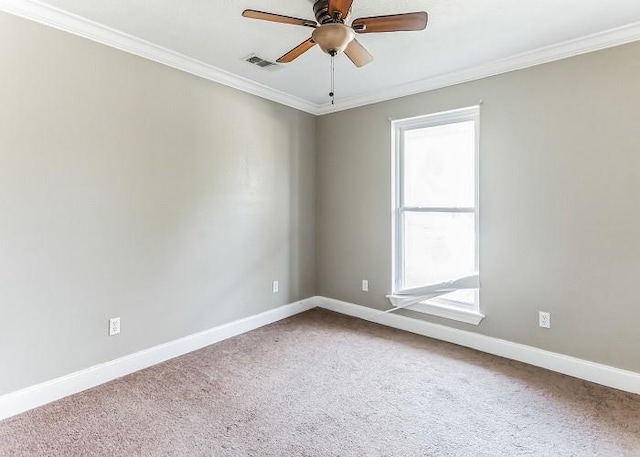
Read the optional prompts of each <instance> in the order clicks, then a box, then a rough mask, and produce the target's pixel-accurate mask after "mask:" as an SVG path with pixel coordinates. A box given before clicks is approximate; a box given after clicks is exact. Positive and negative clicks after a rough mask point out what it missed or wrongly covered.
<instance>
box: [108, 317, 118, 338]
mask: <svg viewBox="0 0 640 457" xmlns="http://www.w3.org/2000/svg"><path fill="white" fill-rule="evenodd" d="M119 334H120V318H119V317H114V318H113V319H109V336H114V335H119Z"/></svg>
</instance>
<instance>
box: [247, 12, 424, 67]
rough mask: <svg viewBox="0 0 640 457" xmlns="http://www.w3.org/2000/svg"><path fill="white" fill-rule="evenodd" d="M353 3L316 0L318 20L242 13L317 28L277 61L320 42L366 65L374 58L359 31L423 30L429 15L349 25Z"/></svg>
mask: <svg viewBox="0 0 640 457" xmlns="http://www.w3.org/2000/svg"><path fill="white" fill-rule="evenodd" d="M352 3H353V0H317V1H315V2H314V4H313V12H314V14H315V17H316V20H315V21H313V20H309V19H298V18H295V17H289V16H282V15H280V14H273V13H265V12H263V11H256V10H245V11H244V12H243V13H242V15H243V16H244V17H248V18H251V19H260V20H263V21H271V22H279V23H282V24H292V25H301V26H303V27H310V28H313V29H314V30H313V33H312V34H311V38H309V39H308V40H305V41H303V42H302V43H300V44H299V45H298V46H296V47H295V48H293V49H292V50H291V51H289V52H287V53H286V54H285V55H283V56H282V57H280V58H279V59H278V60H277V62H278V63H289V62H291V61H293V60H295V59H297V58H298V57H300V56H301V55H302V54H304V53H305V52H307V51H308V50H309V49H311V48H312V47H314V46H315V45H316V44H317V45H319V46H320V49H322V50H323V51H324V52H325V53H327V54H329V55H330V56H332V57H334V56H336V55H337V54H339V53H341V52H344V53H345V54H346V55H347V57H348V58H349V59H350V60H351V61H352V62H353V63H354V64H355V65H356V66H357V67H364V66H365V65H367V64H369V63H371V62H372V61H373V56H372V55H371V54H370V53H369V51H367V50H366V49H365V48H364V46H362V45H361V44H360V43H359V42H358V40H356V38H355V36H356V33H380V32H400V31H414V30H424V29H425V27H426V26H427V20H428V15H427V13H426V12H424V11H419V12H415V13H404V14H392V15H388V16H373V17H361V18H358V19H355V20H353V21H352V22H351V25H350V26H349V25H346V24H345V21H347V19H348V18H349V14H350V13H351V5H352Z"/></svg>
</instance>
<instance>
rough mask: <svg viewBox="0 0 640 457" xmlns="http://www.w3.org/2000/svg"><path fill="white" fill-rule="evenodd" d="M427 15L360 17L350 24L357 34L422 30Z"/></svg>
mask: <svg viewBox="0 0 640 457" xmlns="http://www.w3.org/2000/svg"><path fill="white" fill-rule="evenodd" d="M428 19H429V15H428V14H427V13H425V12H424V11H419V12H416V13H405V14H392V15H390V16H373V17H360V18H358V19H355V20H354V21H353V22H352V23H351V27H353V29H354V30H355V31H356V32H358V33H378V32H402V31H414V30H424V29H425V27H426V26H427V21H428Z"/></svg>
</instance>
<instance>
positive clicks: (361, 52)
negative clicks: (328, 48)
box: [344, 40, 373, 68]
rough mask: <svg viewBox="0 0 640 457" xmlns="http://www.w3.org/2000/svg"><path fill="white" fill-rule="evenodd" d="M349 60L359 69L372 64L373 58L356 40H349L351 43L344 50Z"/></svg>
mask: <svg viewBox="0 0 640 457" xmlns="http://www.w3.org/2000/svg"><path fill="white" fill-rule="evenodd" d="M344 53H345V54H346V55H347V57H348V58H349V60H351V62H353V64H354V65H355V66H356V67H358V68H360V67H364V66H365V65H367V64H370V63H371V62H373V56H372V55H371V54H370V53H369V51H367V50H366V49H365V47H364V46H362V45H361V44H360V42H359V41H358V40H351V43H349V45H348V46H347V48H346V49H345V50H344Z"/></svg>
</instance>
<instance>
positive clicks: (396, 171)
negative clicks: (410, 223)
mask: <svg viewBox="0 0 640 457" xmlns="http://www.w3.org/2000/svg"><path fill="white" fill-rule="evenodd" d="M466 121H474V122H475V125H476V138H475V191H476V192H475V202H474V207H473V208H455V209H452V208H446V210H447V211H448V212H455V211H459V212H473V213H475V215H476V218H475V236H476V253H475V259H476V265H475V268H476V271H479V259H480V246H479V244H480V243H479V240H480V237H479V217H478V214H479V199H480V188H479V171H480V164H479V162H480V160H479V159H480V106H478V105H476V106H471V107H467V108H460V109H455V110H451V111H445V112H439V113H434V114H428V115H426V116H418V117H413V118H409V119H401V120H395V121H391V138H392V148H393V154H392V167H391V168H392V176H391V179H392V183H393V185H392V192H393V195H392V200H391V201H392V205H393V207H392V213H393V217H392V237H393V238H392V240H393V242H392V269H391V271H392V277H391V290H392V293H393V294H401V293H402V292H403V289H402V287H401V286H402V285H401V284H400V281H401V278H402V277H403V274H402V266H403V262H402V254H403V241H404V240H403V237H402V230H401V227H402V214H403V212H404V211H425V212H426V211H429V212H432V211H433V210H435V209H438V208H408V207H405V208H403V207H401V203H402V201H403V199H402V192H403V189H402V183H403V176H402V172H403V171H404V168H403V153H404V144H403V140H404V135H403V133H404V132H405V131H408V130H413V129H417V128H425V127H435V126H438V125H444V124H451V123H455V122H466ZM443 209H445V208H443ZM452 279H454V278H452ZM475 301H476V303H477V304H478V308H477V310H474V309H470V307H469V304H468V303H462V302H456V301H454V300H448V299H433V300H430V303H418V304H415V305H411V306H408V307H407V309H410V310H412V311H418V312H422V313H425V314H430V315H433V316H437V317H443V318H446V319H452V320H455V321H459V322H464V323H467V324H471V325H478V324H480V322H481V321H482V319H484V317H485V316H484V314H482V313H481V312H480V297H479V292H478V291H476V298H475Z"/></svg>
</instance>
